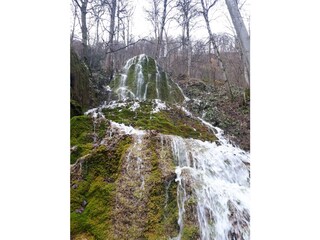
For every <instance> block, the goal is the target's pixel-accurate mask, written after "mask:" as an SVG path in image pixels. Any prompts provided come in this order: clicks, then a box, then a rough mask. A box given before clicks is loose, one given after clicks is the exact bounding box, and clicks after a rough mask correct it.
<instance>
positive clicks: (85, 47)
mask: <svg viewBox="0 0 320 240" xmlns="http://www.w3.org/2000/svg"><path fill="white" fill-rule="evenodd" d="M87 4H88V1H87V0H85V1H83V2H82V5H81V8H80V10H81V34H82V47H83V49H82V51H83V52H82V58H83V59H84V61H85V62H87V61H88V29H87Z"/></svg>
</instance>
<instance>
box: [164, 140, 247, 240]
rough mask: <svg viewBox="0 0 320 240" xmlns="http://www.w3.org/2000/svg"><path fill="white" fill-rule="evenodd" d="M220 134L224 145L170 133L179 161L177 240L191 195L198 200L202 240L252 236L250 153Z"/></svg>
mask: <svg viewBox="0 0 320 240" xmlns="http://www.w3.org/2000/svg"><path fill="white" fill-rule="evenodd" d="M220 137H221V138H220V141H221V143H222V144H219V145H217V144H215V143H209V142H203V141H200V140H195V139H183V138H181V137H177V136H170V138H171V142H172V143H171V145H172V152H173V155H174V158H175V162H176V164H177V167H176V171H175V172H176V175H177V177H176V182H177V183H178V189H177V198H178V208H179V220H178V224H179V227H180V232H179V235H178V236H177V237H176V239H177V240H180V239H181V235H182V232H183V228H184V215H185V211H186V209H185V202H186V201H187V199H188V198H189V197H190V194H191V195H193V196H194V197H195V199H196V210H197V219H198V225H199V231H200V236H201V240H212V239H215V240H226V239H244V240H247V239H249V225H250V223H249V222H250V219H249V218H250V217H249V215H250V214H249V170H248V168H247V166H246V164H245V163H246V162H249V155H248V154H246V153H245V152H244V151H243V150H241V149H239V148H237V147H234V146H232V145H231V144H229V143H227V141H226V139H224V138H223V137H222V136H220ZM187 189H192V191H191V193H190V191H187Z"/></svg>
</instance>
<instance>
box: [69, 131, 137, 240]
mask: <svg viewBox="0 0 320 240" xmlns="http://www.w3.org/2000/svg"><path fill="white" fill-rule="evenodd" d="M113 142H114V145H112V146H110V147H106V146H100V147H98V148H97V149H93V150H92V151H91V152H90V155H89V156H88V157H87V158H86V159H85V160H84V161H83V163H82V167H81V169H82V172H81V180H74V181H72V182H71V185H72V186H73V187H72V188H71V193H70V194H71V208H70V210H71V215H70V217H71V236H73V237H74V238H75V237H76V236H80V235H81V234H89V236H92V237H94V239H106V236H109V235H110V233H111V232H112V229H111V226H112V223H111V219H112V211H113V206H114V198H115V186H116V184H115V181H116V179H117V177H118V175H119V170H120V166H121V159H122V157H123V155H124V153H125V152H126V150H127V148H128V147H129V146H130V144H131V138H130V137H122V138H120V139H118V140H114V141H113ZM84 202H85V203H86V204H84ZM79 210H80V211H81V213H79ZM77 211H78V212H77Z"/></svg>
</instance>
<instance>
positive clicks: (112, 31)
mask: <svg viewBox="0 0 320 240" xmlns="http://www.w3.org/2000/svg"><path fill="white" fill-rule="evenodd" d="M116 10H117V0H112V2H111V8H110V28H109V42H108V44H109V46H108V50H109V53H108V55H107V70H108V72H109V76H110V79H111V78H112V77H113V72H114V64H113V55H114V54H113V51H114V49H113V47H114V46H113V39H114V35H115V21H116Z"/></svg>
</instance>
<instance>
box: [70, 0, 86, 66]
mask: <svg viewBox="0 0 320 240" xmlns="http://www.w3.org/2000/svg"><path fill="white" fill-rule="evenodd" d="M73 1H74V2H75V3H76V4H77V6H78V7H79V9H80V12H81V34H82V47H83V49H82V58H83V59H84V60H85V61H86V62H87V60H88V28H87V7H88V2H89V0H73Z"/></svg>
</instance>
